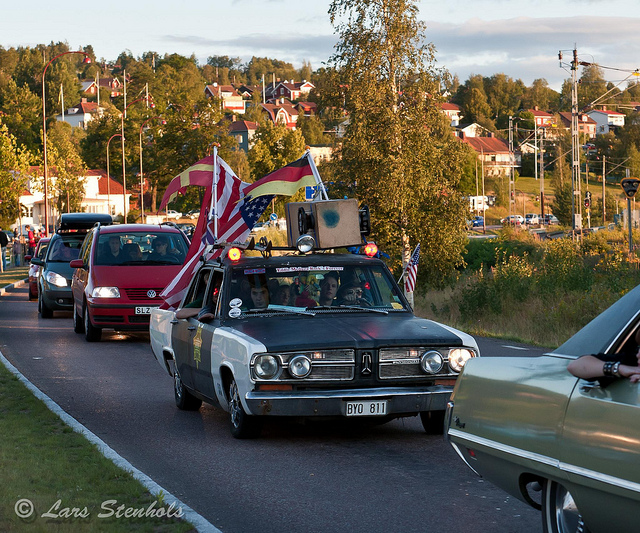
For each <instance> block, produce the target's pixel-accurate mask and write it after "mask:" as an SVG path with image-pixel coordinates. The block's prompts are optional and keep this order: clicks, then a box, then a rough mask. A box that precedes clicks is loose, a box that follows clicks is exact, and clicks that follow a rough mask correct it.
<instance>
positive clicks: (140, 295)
mask: <svg viewBox="0 0 640 533" xmlns="http://www.w3.org/2000/svg"><path fill="white" fill-rule="evenodd" d="M162 290H163V289H162V287H161V288H151V289H150V288H147V289H125V290H124V292H125V294H126V295H127V298H129V300H152V301H158V300H162V298H160V293H161V292H162ZM149 291H154V292H155V296H154V297H150V296H149Z"/></svg>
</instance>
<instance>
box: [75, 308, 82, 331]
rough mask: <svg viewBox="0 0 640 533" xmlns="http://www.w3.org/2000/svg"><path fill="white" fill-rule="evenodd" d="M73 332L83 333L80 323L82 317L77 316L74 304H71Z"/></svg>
mask: <svg viewBox="0 0 640 533" xmlns="http://www.w3.org/2000/svg"><path fill="white" fill-rule="evenodd" d="M73 331H75V332H76V333H84V323H83V322H82V317H81V316H80V315H79V314H78V310H77V309H76V306H75V304H73Z"/></svg>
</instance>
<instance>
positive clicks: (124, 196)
mask: <svg viewBox="0 0 640 533" xmlns="http://www.w3.org/2000/svg"><path fill="white" fill-rule="evenodd" d="M150 99H151V96H149V95H145V96H142V97H141V98H136V99H135V100H134V101H133V102H130V103H129V104H128V105H127V106H126V107H125V108H124V109H123V110H122V115H120V135H121V140H122V203H123V214H124V219H123V223H124V224H126V223H127V177H126V174H125V162H124V117H125V115H126V113H127V109H129V108H130V107H131V106H132V105H133V104H135V103H136V102H141V101H143V100H145V101H147V102H149V100H150ZM150 105H151V107H152V108H153V107H155V106H154V105H153V102H151V104H150Z"/></svg>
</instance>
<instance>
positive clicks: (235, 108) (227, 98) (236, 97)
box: [204, 83, 246, 114]
mask: <svg viewBox="0 0 640 533" xmlns="http://www.w3.org/2000/svg"><path fill="white" fill-rule="evenodd" d="M204 93H205V95H206V96H207V97H208V98H219V99H220V100H222V110H223V111H231V112H232V113H240V114H244V112H245V111H246V102H245V100H244V98H242V96H241V95H240V93H239V92H238V91H237V90H236V89H235V87H234V86H233V85H218V84H217V83H214V84H213V85H207V86H206V87H205V89H204Z"/></svg>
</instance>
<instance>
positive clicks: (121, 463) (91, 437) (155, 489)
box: [0, 352, 222, 533]
mask: <svg viewBox="0 0 640 533" xmlns="http://www.w3.org/2000/svg"><path fill="white" fill-rule="evenodd" d="M0 362H2V364H3V365H4V366H5V367H6V368H7V370H9V372H11V373H12V374H13V375H14V376H16V377H17V378H18V380H19V381H21V382H22V383H23V384H24V386H25V387H27V388H28V389H29V390H30V391H31V392H32V393H33V395H34V396H35V397H36V398H38V399H39V400H41V401H43V402H44V404H45V405H46V406H47V407H48V408H49V410H50V411H52V412H53V413H54V414H56V415H58V416H59V417H60V419H61V420H62V421H63V422H64V423H65V424H67V425H68V426H69V427H70V428H71V429H73V431H75V432H76V433H80V434H81V435H84V437H85V438H86V439H87V440H88V441H89V442H91V443H92V444H95V445H96V446H97V447H98V450H100V453H102V455H104V456H105V457H106V458H107V459H109V460H110V461H111V462H113V463H114V464H115V465H116V466H118V467H120V468H122V469H123V470H126V471H127V472H129V473H130V474H131V475H132V476H133V477H134V478H135V479H136V480H138V481H139V482H140V483H142V484H143V485H144V486H145V487H146V489H147V490H148V491H149V492H150V493H151V494H153V495H154V496H156V497H157V496H158V495H159V494H162V497H163V501H164V502H165V504H166V505H171V503H173V504H174V508H177V507H181V508H182V513H183V517H184V519H185V520H187V521H188V522H191V524H193V525H194V526H195V528H196V529H197V530H198V531H199V532H201V533H222V532H221V531H220V530H219V529H218V528H217V527H215V526H214V525H213V524H212V523H210V522H209V521H208V520H207V519H206V518H205V517H204V516H202V515H201V514H198V513H197V512H196V511H194V510H193V509H191V507H189V506H188V505H186V504H185V503H183V502H181V501H180V500H179V499H178V498H176V497H175V496H174V495H173V494H171V493H170V492H169V491H168V490H166V489H164V488H162V487H161V486H160V485H158V484H157V483H156V482H155V481H153V479H151V478H150V477H149V476H147V475H146V474H145V473H144V472H141V471H140V470H138V469H137V468H136V467H135V466H133V465H132V464H131V463H130V462H129V461H127V460H126V459H125V458H124V457H122V456H121V455H119V454H118V453H117V452H116V451H115V450H113V449H112V448H111V447H109V446H108V445H107V443H106V442H104V441H103V440H102V439H101V438H100V437H98V436H97V435H95V434H94V433H93V432H91V431H90V430H89V429H87V428H86V427H84V426H83V425H82V424H81V423H80V422H78V421H77V420H76V419H75V418H73V417H72V416H71V415H69V414H68V413H67V412H66V411H64V410H63V409H62V407H60V406H59V405H58V404H57V403H56V402H54V401H53V400H52V399H51V398H49V396H47V395H46V394H45V393H44V392H42V391H41V390H40V389H39V388H38V387H36V386H35V385H34V384H33V383H31V382H30V381H29V380H28V379H27V378H26V377H25V376H24V375H23V374H22V372H20V371H19V370H18V369H17V368H16V367H15V366H13V365H12V364H11V363H10V362H9V361H8V360H7V358H6V357H5V356H4V355H3V354H2V352H0Z"/></svg>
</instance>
